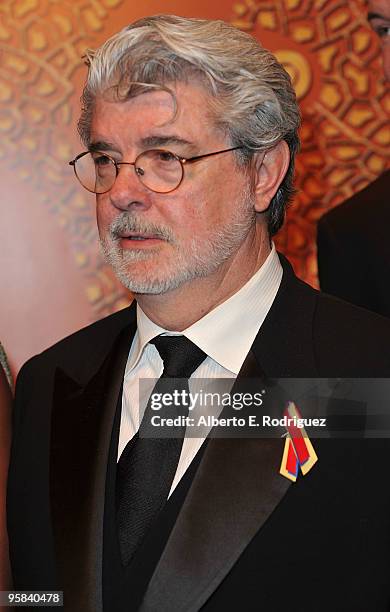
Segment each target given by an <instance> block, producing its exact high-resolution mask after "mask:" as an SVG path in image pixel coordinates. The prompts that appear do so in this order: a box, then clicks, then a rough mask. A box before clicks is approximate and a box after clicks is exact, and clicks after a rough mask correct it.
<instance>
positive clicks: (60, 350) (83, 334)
mask: <svg viewBox="0 0 390 612" xmlns="http://www.w3.org/2000/svg"><path fill="white" fill-rule="evenodd" d="M135 318H136V315H135V307H134V306H133V305H132V306H130V307H127V308H124V309H122V310H119V311H118V312H115V313H114V314H111V315H108V316H107V317H104V318H103V319H99V320H98V321H95V322H94V323H91V324H90V325H87V326H86V327H83V328H82V329H80V330H78V331H76V332H74V333H72V334H70V335H69V336H67V337H66V338H63V339H62V340H59V341H58V342H56V343H55V344H53V345H52V346H50V347H49V348H47V349H45V350H44V351H42V352H41V353H39V354H38V355H35V356H33V357H31V358H30V359H29V360H28V361H26V363H25V364H24V365H23V367H22V368H21V370H20V372H19V374H18V380H19V379H20V378H26V377H29V376H30V375H32V374H33V373H35V374H37V373H38V372H43V371H46V370H47V369H48V368H50V367H56V366H57V365H60V366H62V367H65V368H66V367H67V366H70V368H71V369H72V366H73V364H77V362H80V361H82V360H83V359H90V358H91V357H93V356H94V355H95V354H97V353H99V352H100V350H101V348H103V347H104V346H106V345H107V344H109V343H110V341H111V339H112V338H113V337H115V336H117V335H118V333H119V332H120V331H121V330H122V329H123V328H124V327H126V326H127V325H129V324H130V323H131V322H132V321H135Z"/></svg>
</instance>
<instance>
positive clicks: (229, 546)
mask: <svg viewBox="0 0 390 612" xmlns="http://www.w3.org/2000/svg"><path fill="white" fill-rule="evenodd" d="M281 259H282V265H283V268H284V274H283V280H282V284H281V286H280V288H279V292H278V295H277V297H276V299H275V301H274V303H273V305H272V307H271V310H270V312H269V313H268V315H267V318H266V320H265V321H264V323H263V326H262V328H261V330H260V332H259V334H258V336H257V338H256V340H255V342H254V344H253V346H252V350H251V351H250V352H249V354H248V356H247V358H246V360H245V362H244V364H243V366H242V368H241V371H240V373H239V375H238V377H237V380H236V383H235V388H237V387H238V386H240V384H241V383H242V381H243V378H252V379H253V378H258V379H259V385H260V384H264V381H265V380H266V377H288V376H296V377H299V376H301V377H306V376H307V377H308V376H316V375H317V370H316V367H315V361H314V356H313V353H312V320H313V316H314V310H315V297H313V294H312V292H311V291H310V290H309V292H308V291H307V288H306V286H305V285H304V284H303V283H302V284H301V283H300V281H298V280H297V279H296V278H295V277H294V274H293V272H292V269H291V267H290V265H289V264H288V262H287V261H286V260H285V259H284V258H281ZM309 296H310V299H308V298H309ZM233 391H234V388H233ZM283 442H284V441H283V440H282V439H264V438H263V439H256V438H255V439H211V440H210V441H209V442H208V446H207V448H206V451H205V453H204V456H203V458H202V460H201V463H200V466H199V468H198V470H197V472H196V475H195V478H194V481H193V484H192V486H191V489H190V491H189V493H188V495H187V498H186V500H185V502H184V504H183V506H182V509H181V511H180V513H179V515H178V518H177V521H176V524H175V527H174V529H173V530H172V533H171V535H170V538H169V539H168V542H167V545H166V548H165V550H164V552H163V554H162V556H161V558H160V561H159V563H158V565H157V567H156V570H155V572H154V574H153V576H152V579H151V581H150V583H149V586H148V589H147V591H146V594H145V597H144V600H143V603H142V606H141V608H140V610H141V612H155V611H156V610H159V612H170V611H171V610H175V611H176V612H196V611H197V610H199V609H200V608H201V607H202V605H204V603H205V602H206V601H207V599H208V598H209V597H210V596H211V595H212V593H213V592H214V591H215V590H216V588H217V587H218V586H219V584H220V583H221V582H222V580H223V579H224V578H225V576H226V575H227V574H228V572H229V571H230V569H231V568H232V567H233V565H234V564H235V563H236V561H237V560H238V558H239V556H240V555H241V554H242V552H243V551H244V549H245V548H246V547H247V545H248V544H249V543H250V541H251V540H252V538H253V537H254V536H255V534H256V533H257V532H258V531H259V529H261V527H262V526H263V525H264V523H265V521H266V520H267V519H268V518H269V516H270V515H271V514H272V512H273V511H274V510H275V508H276V507H277V506H278V504H279V503H280V502H281V501H282V499H283V498H284V496H285V494H286V492H287V491H288V488H289V486H290V484H291V483H290V481H288V480H287V479H286V478H283V477H282V476H280V474H279V467H280V461H281V457H282V452H283Z"/></svg>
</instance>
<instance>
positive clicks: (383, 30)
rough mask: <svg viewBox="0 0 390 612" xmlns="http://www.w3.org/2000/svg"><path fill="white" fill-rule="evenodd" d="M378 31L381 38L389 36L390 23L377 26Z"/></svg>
mask: <svg viewBox="0 0 390 612" xmlns="http://www.w3.org/2000/svg"><path fill="white" fill-rule="evenodd" d="M376 33H377V34H378V36H379V38H386V37H387V36H389V35H390V25H388V26H378V27H377V28H376Z"/></svg>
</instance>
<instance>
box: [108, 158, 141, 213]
mask: <svg viewBox="0 0 390 612" xmlns="http://www.w3.org/2000/svg"><path fill="white" fill-rule="evenodd" d="M150 196H151V191H150V190H149V189H147V187H145V186H144V185H143V184H142V183H141V181H140V180H139V178H138V176H137V175H136V173H135V170H134V166H133V165H132V164H121V165H120V166H119V170H118V175H117V177H116V179H115V183H114V185H113V186H112V187H111V189H110V192H109V197H110V201H111V203H112V205H113V206H115V207H116V208H118V209H120V210H130V209H134V208H137V209H142V208H145V209H147V208H149V207H150V205H151V202H150Z"/></svg>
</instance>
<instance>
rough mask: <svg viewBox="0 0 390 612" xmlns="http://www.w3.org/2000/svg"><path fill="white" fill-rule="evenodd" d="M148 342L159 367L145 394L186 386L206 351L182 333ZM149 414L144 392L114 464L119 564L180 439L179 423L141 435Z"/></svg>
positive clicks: (143, 528) (157, 506)
mask: <svg viewBox="0 0 390 612" xmlns="http://www.w3.org/2000/svg"><path fill="white" fill-rule="evenodd" d="M151 343H152V344H154V345H155V346H156V348H157V350H158V352H159V353H160V356H161V359H162V360H163V362H164V370H163V373H162V375H161V378H159V380H158V381H157V383H156V384H155V386H154V388H153V391H152V394H151V395H154V394H156V393H168V392H169V393H174V392H175V391H176V392H179V393H180V392H182V391H183V390H184V391H187V392H188V390H189V388H188V378H189V377H190V376H191V374H192V373H193V372H194V371H195V370H196V368H197V367H198V366H199V365H200V364H201V363H202V361H203V360H204V359H205V358H206V354H205V353H204V352H203V351H202V350H201V349H199V348H198V347H197V346H195V344H193V342H191V340H188V338H185V337H184V336H158V337H157V338H154V340H152V341H151ZM168 379H169V380H168ZM178 379H180V380H178ZM154 414H156V412H154V411H153V410H152V408H151V401H150V398H149V401H148V405H147V406H146V409H145V413H144V416H143V419H142V423H141V425H140V429H139V431H138V432H137V433H136V434H135V436H134V437H133V438H132V439H131V440H130V441H129V442H128V443H127V445H126V447H125V448H124V450H123V452H122V455H121V457H120V459H119V462H118V466H117V478H116V507H117V528H118V538H119V545H120V551H121V557H122V563H123V565H128V563H129V562H130V560H131V558H132V557H133V555H134V553H135V551H136V550H137V548H138V546H139V545H140V543H141V541H142V539H143V537H144V536H145V534H146V533H147V531H148V529H149V527H150V526H151V525H152V523H153V521H154V519H155V518H156V517H157V515H158V513H159V512H160V510H161V509H162V507H163V506H164V504H165V502H166V500H167V498H168V495H169V491H170V488H171V486H172V482H173V479H174V476H175V473H176V469H177V464H178V462H179V458H180V453H181V448H182V445H183V438H184V435H185V429H186V428H185V425H178V426H175V427H173V428H170V434H171V435H172V436H174V437H165V438H156V437H144V436H145V435H146V436H148V432H150V431H151V429H153V428H152V427H151V424H150V423H151V417H152V416H153V415H154ZM187 414H188V407H186V406H184V405H179V406H174V407H173V408H169V409H168V410H164V411H163V415H164V417H174V416H177V415H181V416H187ZM152 434H153V432H152ZM154 435H155V434H154Z"/></svg>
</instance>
